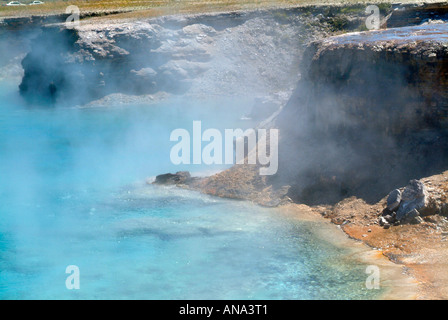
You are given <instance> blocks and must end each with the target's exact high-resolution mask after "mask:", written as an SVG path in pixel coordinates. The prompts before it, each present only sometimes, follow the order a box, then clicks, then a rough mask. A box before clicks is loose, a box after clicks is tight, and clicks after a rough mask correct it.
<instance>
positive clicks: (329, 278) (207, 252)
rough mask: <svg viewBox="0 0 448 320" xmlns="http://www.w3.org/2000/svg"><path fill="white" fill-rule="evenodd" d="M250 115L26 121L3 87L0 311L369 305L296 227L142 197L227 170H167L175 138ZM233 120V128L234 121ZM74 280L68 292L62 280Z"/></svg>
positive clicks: (47, 114) (109, 113)
mask: <svg viewBox="0 0 448 320" xmlns="http://www.w3.org/2000/svg"><path fill="white" fill-rule="evenodd" d="M247 105H249V103H248V101H244V100H241V101H232V100H229V99H218V101H217V100H214V101H213V102H212V101H203V100H200V101H199V100H198V101H189V102H188V103H185V101H182V100H181V99H179V100H170V101H167V102H164V103H158V104H152V105H133V106H125V107H123V106H121V107H113V106H111V107H108V108H89V109H87V108H86V109H80V108H52V109H33V108H29V107H27V106H26V105H25V104H24V103H23V102H22V100H21V98H20V97H19V94H18V88H17V84H16V83H7V82H2V83H0V154H1V157H0V299H361V298H362V299H364V298H367V299H370V298H377V297H379V295H380V294H382V293H383V291H382V290H367V289H366V287H365V281H366V277H367V275H366V274H365V270H366V265H364V264H363V263H361V262H359V261H358V260H357V259H356V258H354V257H353V256H352V253H353V252H352V250H351V249H349V248H341V247H338V246H336V245H334V244H332V243H330V241H328V240H326V239H324V238H322V237H320V236H318V235H317V233H316V230H317V229H319V228H320V222H312V221H299V220H296V219H291V218H288V217H285V216H282V215H280V214H278V212H277V211H276V210H274V209H265V208H261V207H258V206H256V205H253V204H250V203H247V202H244V201H231V200H225V199H220V198H212V197H209V196H206V195H202V194H200V193H197V192H193V191H188V190H183V189H180V188H175V187H155V186H151V185H146V184H145V182H144V181H145V178H147V177H152V176H155V175H157V174H160V173H165V172H175V171H180V170H189V171H191V172H193V173H195V172H196V173H198V172H203V173H204V174H209V173H210V172H211V171H213V170H220V169H224V168H225V167H224V166H223V167H209V166H205V165H203V166H187V167H179V166H175V165H173V164H171V162H170V158H169V157H170V148H171V146H172V143H171V142H170V141H169V136H170V132H171V131H172V130H174V129H176V128H190V126H191V123H192V121H193V120H197V119H201V120H202V123H203V125H204V126H208V127H211V128H226V127H231V128H232V127H234V126H235V124H236V125H238V126H239V127H241V128H243V129H245V128H250V127H252V126H253V125H254V124H253V123H250V121H243V120H241V121H236V120H235V119H238V118H239V117H240V115H241V114H242V111H244V108H246V106H247ZM235 115H237V116H235ZM69 265H75V266H77V267H79V270H80V289H79V290H68V289H67V288H66V285H65V282H66V279H67V277H68V274H66V272H65V271H66V268H67V266H69Z"/></svg>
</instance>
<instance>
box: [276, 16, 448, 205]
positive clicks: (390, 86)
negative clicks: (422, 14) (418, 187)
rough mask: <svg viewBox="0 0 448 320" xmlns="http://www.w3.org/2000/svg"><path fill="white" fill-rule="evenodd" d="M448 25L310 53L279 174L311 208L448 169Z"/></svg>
mask: <svg viewBox="0 0 448 320" xmlns="http://www.w3.org/2000/svg"><path fill="white" fill-rule="evenodd" d="M447 35H448V25H447V24H428V25H422V26H415V27H405V28H397V29H389V30H385V31H372V32H363V33H355V34H347V35H342V36H337V37H332V38H328V39H324V40H322V41H318V42H315V43H313V44H311V45H310V46H309V47H308V48H307V51H306V52H305V54H304V60H303V63H302V66H303V70H302V71H303V78H302V80H301V82H300V84H299V86H298V87H297V90H296V92H295V93H294V95H293V97H292V98H291V100H290V102H289V103H288V105H287V106H286V107H285V109H284V110H283V112H282V113H281V114H280V115H279V117H278V118H277V122H276V125H277V126H278V127H279V128H280V130H281V135H282V141H281V144H280V146H281V149H280V150H281V152H280V156H279V157H280V158H279V160H280V166H279V167H280V170H281V172H279V174H278V175H277V176H275V177H273V178H272V181H274V183H280V184H282V183H286V184H290V185H291V186H292V188H291V190H290V196H291V197H292V198H293V199H294V200H296V201H299V202H306V203H311V204H316V203H325V202H337V201H338V200H341V199H342V198H344V197H347V196H350V195H356V196H358V197H362V198H364V199H366V200H368V201H372V202H375V201H378V200H379V199H380V198H381V197H382V196H383V194H384V193H386V192H388V190H391V189H392V188H394V187H397V186H400V185H402V184H405V183H406V182H407V181H408V180H410V179H411V178H421V177H424V176H428V175H431V174H435V173H438V172H441V171H443V170H444V169H446V168H447V166H448V160H447V159H448V139H447V138H448V132H447V128H448V127H447V116H448V95H447V92H448V90H447V88H448V37H447Z"/></svg>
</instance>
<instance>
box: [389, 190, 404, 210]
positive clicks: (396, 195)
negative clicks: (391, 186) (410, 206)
mask: <svg viewBox="0 0 448 320" xmlns="http://www.w3.org/2000/svg"><path fill="white" fill-rule="evenodd" d="M400 202H401V191H400V190H398V189H395V190H394V191H392V192H391V193H389V197H388V198H387V209H388V210H390V211H394V210H396V209H398V207H399V206H400Z"/></svg>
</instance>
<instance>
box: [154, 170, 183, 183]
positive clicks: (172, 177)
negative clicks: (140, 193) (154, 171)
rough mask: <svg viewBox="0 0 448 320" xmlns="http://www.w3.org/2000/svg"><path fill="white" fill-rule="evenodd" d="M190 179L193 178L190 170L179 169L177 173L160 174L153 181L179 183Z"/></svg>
mask: <svg viewBox="0 0 448 320" xmlns="http://www.w3.org/2000/svg"><path fill="white" fill-rule="evenodd" d="M190 180H191V175H190V172H188V171H179V172H176V173H175V174H173V173H165V174H161V175H158V176H157V177H156V180H155V181H154V182H153V183H154V184H160V185H178V184H186V183H187V182H188V181H190Z"/></svg>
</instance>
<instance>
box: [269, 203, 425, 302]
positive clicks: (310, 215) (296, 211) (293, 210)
mask: <svg viewBox="0 0 448 320" xmlns="http://www.w3.org/2000/svg"><path fill="white" fill-rule="evenodd" d="M274 210H278V211H279V213H280V214H282V215H284V216H286V217H289V218H292V219H298V220H301V221H304V220H305V221H313V222H318V223H319V224H320V225H321V226H323V228H320V229H319V230H313V233H314V234H315V235H316V236H317V237H319V238H320V239H323V240H325V241H328V242H330V243H331V244H333V245H335V246H337V247H342V248H346V249H349V250H353V255H352V256H351V257H354V258H355V259H356V260H358V261H359V262H360V263H362V264H366V265H374V266H377V267H379V269H380V287H381V288H382V289H385V292H384V293H383V294H381V296H380V299H383V300H416V299H418V295H419V288H418V287H419V285H420V284H419V282H418V281H417V280H416V279H415V278H414V277H413V276H412V275H409V274H408V273H407V272H406V266H404V265H400V264H397V263H394V262H392V261H391V260H390V259H388V258H387V257H386V256H384V255H383V254H382V252H380V251H377V250H372V248H371V247H370V246H368V245H367V244H366V243H365V242H363V241H357V240H356V239H354V238H351V237H350V236H349V235H348V234H347V233H345V232H340V231H341V229H342V228H339V227H338V226H337V225H335V224H333V223H331V222H330V221H329V220H328V219H325V218H324V217H322V216H321V215H320V214H319V212H318V211H317V210H316V209H314V208H312V207H309V206H306V205H301V204H293V203H291V204H286V205H282V206H280V207H278V208H275V209H274ZM367 276H368V275H367V274H366V278H367Z"/></svg>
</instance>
